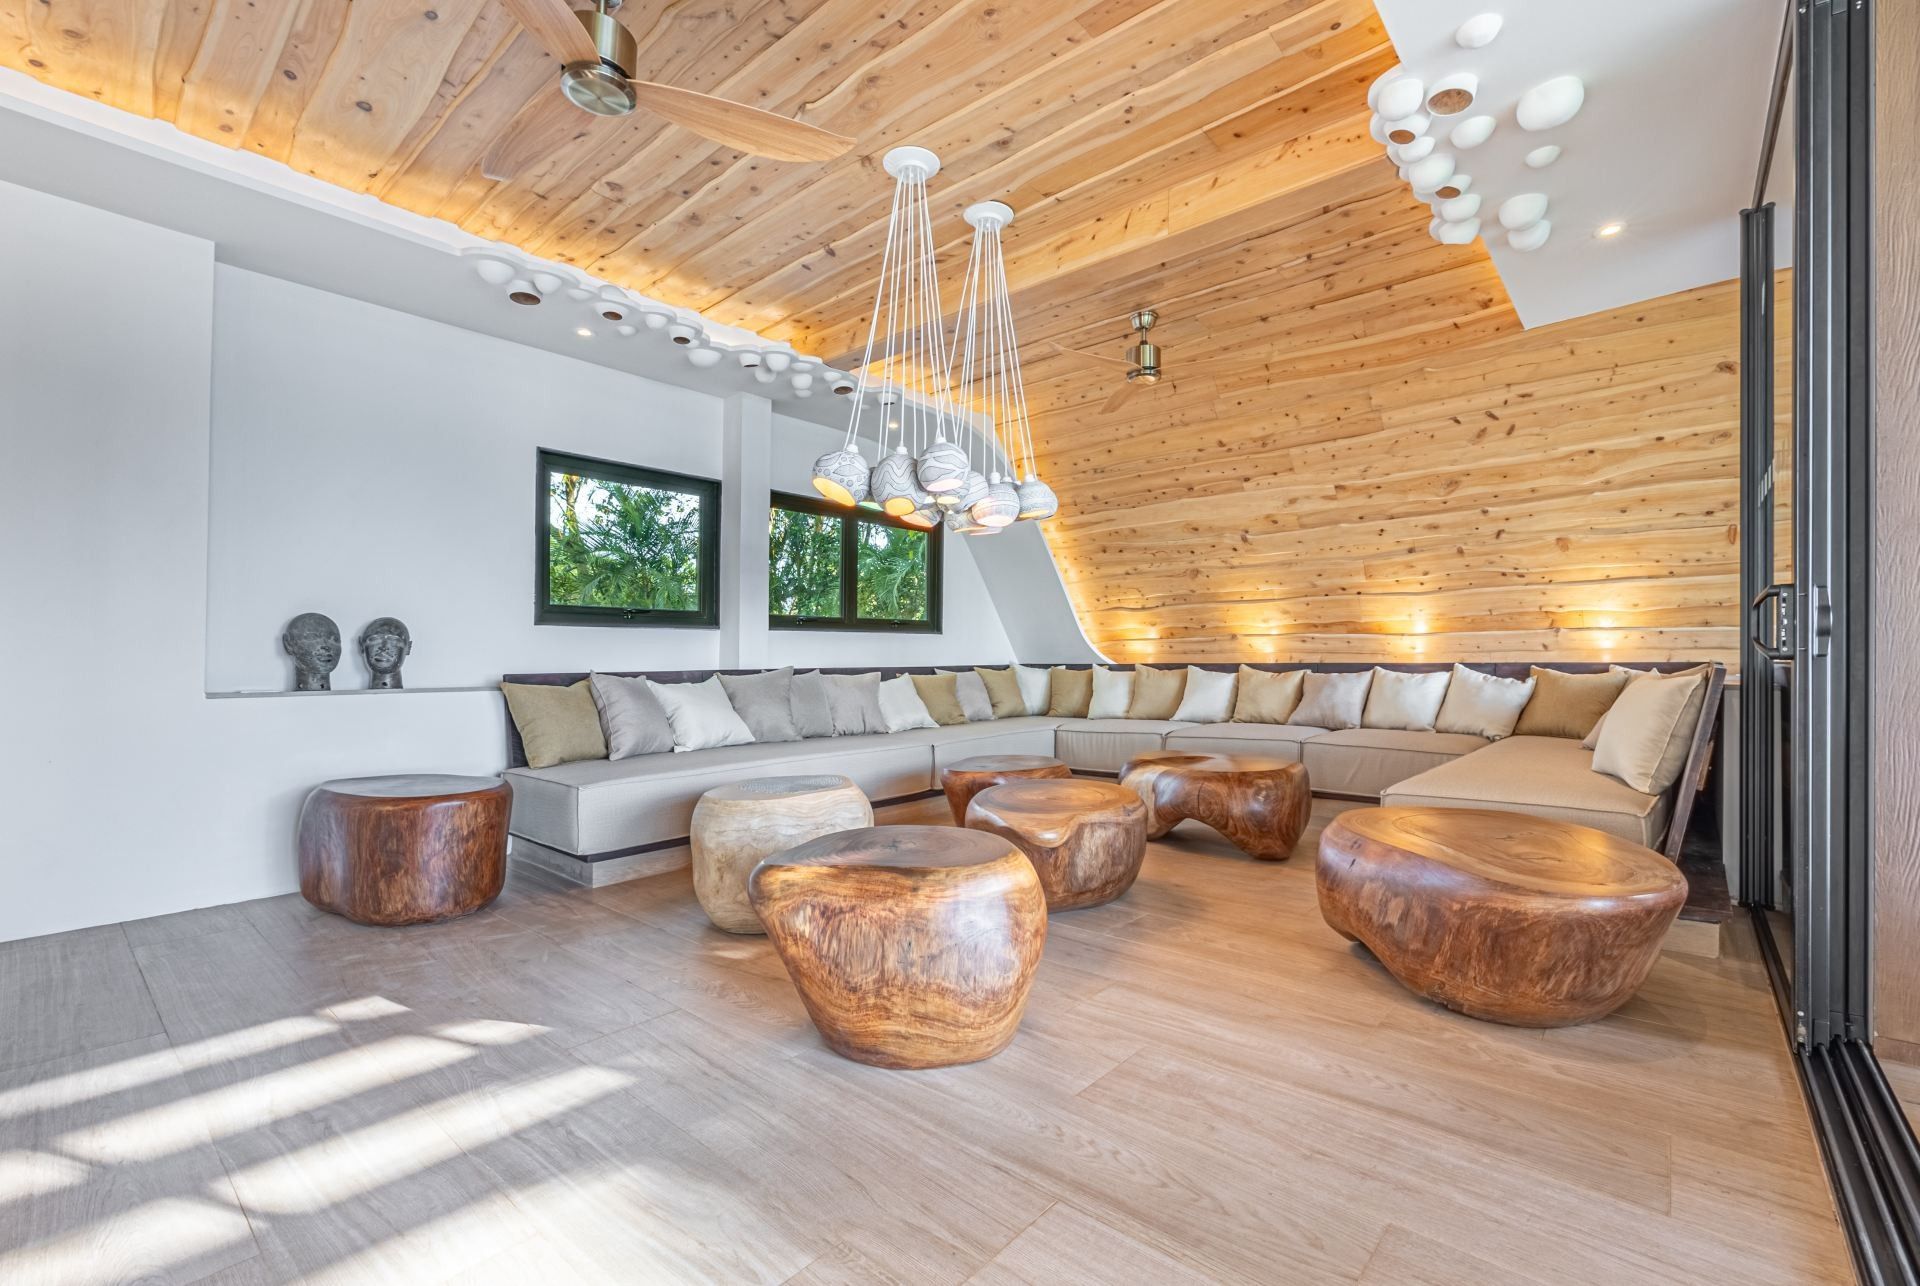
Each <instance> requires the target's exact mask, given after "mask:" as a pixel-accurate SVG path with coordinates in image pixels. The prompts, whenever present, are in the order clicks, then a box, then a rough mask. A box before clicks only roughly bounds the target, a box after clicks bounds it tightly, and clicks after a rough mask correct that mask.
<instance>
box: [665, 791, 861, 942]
mask: <svg viewBox="0 0 1920 1286" xmlns="http://www.w3.org/2000/svg"><path fill="white" fill-rule="evenodd" d="M871 825H873V805H872V804H870V803H868V802H867V797H866V796H865V795H864V794H862V793H861V791H860V788H859V787H858V786H856V785H854V784H853V781H852V780H851V779H850V778H847V777H841V776H838V775H836V774H831V773H829V774H816V775H814V776H809V777H761V778H758V779H756V780H754V781H743V782H736V783H735V784H733V785H731V786H716V787H714V788H713V789H712V790H710V791H708V792H707V793H706V794H704V795H702V796H700V802H699V803H697V804H695V805H694V806H693V828H692V833H691V834H690V835H689V837H688V839H689V843H690V845H691V847H692V849H693V894H694V896H695V897H697V898H699V899H700V908H701V909H702V910H703V911H705V912H706V913H707V919H709V920H711V921H713V924H714V927H715V928H719V929H725V930H726V931H727V932H728V933H765V932H766V929H764V928H763V927H761V924H760V917H759V916H758V915H757V914H755V913H754V909H753V904H752V903H751V902H749V901H748V900H747V876H749V875H751V874H753V868H754V867H755V866H756V865H758V864H759V862H760V859H761V858H763V857H767V856H769V855H770V854H773V853H778V852H779V851H780V850H781V849H785V848H792V847H793V846H794V845H796V844H804V843H806V842H807V841H808V840H810V839H818V838H819V837H820V836H822V835H831V834H833V833H834V832H835V831H850V830H857V829H859V828H860V827H862V826H871Z"/></svg>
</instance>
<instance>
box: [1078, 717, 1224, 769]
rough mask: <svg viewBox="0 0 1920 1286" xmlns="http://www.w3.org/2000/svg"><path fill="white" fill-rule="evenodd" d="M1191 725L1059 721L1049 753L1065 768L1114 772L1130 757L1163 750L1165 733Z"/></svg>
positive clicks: (1154, 721) (1158, 721) (1151, 721)
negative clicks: (1056, 757) (1063, 764)
mask: <svg viewBox="0 0 1920 1286" xmlns="http://www.w3.org/2000/svg"><path fill="white" fill-rule="evenodd" d="M1195 726H1197V725H1195V724H1191V723H1174V722H1172V721H1170V720H1166V719H1063V720H1061V721H1060V726H1059V728H1058V730H1057V731H1055V733H1054V736H1053V744H1054V751H1053V753H1054V754H1055V755H1056V756H1058V757H1059V758H1060V759H1061V760H1062V761H1063V762H1065V763H1066V765H1067V766H1068V767H1069V768H1077V769H1079V770H1081V771H1083V772H1105V773H1117V772H1119V771H1120V769H1121V768H1122V767H1123V766H1125V764H1126V762H1127V760H1129V759H1131V758H1133V756H1135V755H1140V754H1145V753H1146V752H1148V751H1150V750H1161V749H1164V748H1165V742H1166V736H1167V734H1168V733H1169V732H1172V731H1174V730H1176V729H1180V728H1192V727H1195Z"/></svg>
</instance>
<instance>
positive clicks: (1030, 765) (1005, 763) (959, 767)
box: [940, 755, 1073, 826]
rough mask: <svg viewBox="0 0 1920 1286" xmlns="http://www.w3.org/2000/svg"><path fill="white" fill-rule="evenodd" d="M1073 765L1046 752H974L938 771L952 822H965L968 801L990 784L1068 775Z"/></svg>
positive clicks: (961, 824)
mask: <svg viewBox="0 0 1920 1286" xmlns="http://www.w3.org/2000/svg"><path fill="white" fill-rule="evenodd" d="M1071 776H1073V769H1071V768H1069V767H1067V766H1066V765H1065V764H1063V763H1061V762H1060V761H1059V760H1058V759H1055V758H1052V757H1051V756H1049V755H975V756H974V757H973V758H971V759H959V760H955V761H954V762H953V763H950V764H948V765H947V766H946V769H945V770H944V771H942V772H941V774H940V789H942V790H944V791H945V792H946V793H947V807H948V808H951V809H952V810H953V824H954V825H955V826H965V825H966V824H967V804H968V803H969V802H970V801H971V800H972V799H973V797H974V796H975V795H977V794H979V793H980V792H981V791H983V790H985V789H986V788H987V787H989V786H998V785H999V784H1000V783H1001V782H1003V781H1019V780H1022V779H1024V778H1029V777H1071Z"/></svg>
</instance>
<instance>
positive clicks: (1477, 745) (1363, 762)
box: [1300, 728, 1487, 798]
mask: <svg viewBox="0 0 1920 1286" xmlns="http://www.w3.org/2000/svg"><path fill="white" fill-rule="evenodd" d="M1486 745H1487V739H1486V738H1485V737H1472V736H1467V735H1465V734H1464V733H1457V732H1422V731H1418V730H1414V729H1406V728H1345V729H1340V730H1338V731H1334V732H1327V733H1322V734H1321V735H1320V736H1318V737H1313V738H1310V739H1309V740H1307V741H1306V742H1304V743H1302V745H1301V753H1300V761H1301V762H1302V763H1304V764H1306V766H1307V780H1308V782H1309V783H1311V785H1312V787H1313V789H1314V790H1316V791H1319V792H1321V793H1324V794H1330V795H1365V796H1368V797H1370V798H1371V797H1377V796H1378V795H1380V794H1381V793H1382V792H1383V791H1385V790H1386V789H1387V787H1389V786H1391V785H1393V784H1394V783H1396V782H1399V781H1404V780H1405V779H1406V778H1408V777H1412V776H1415V775H1417V774H1419V773H1423V772H1425V771H1426V770H1427V769H1429V768H1434V767H1438V766H1439V765H1441V764H1444V763H1447V762H1449V761H1451V760H1454V759H1457V758H1459V757H1460V756H1461V755H1464V754H1468V753H1471V752H1475V751H1478V750H1480V749H1481V748H1482V747H1484V746H1486Z"/></svg>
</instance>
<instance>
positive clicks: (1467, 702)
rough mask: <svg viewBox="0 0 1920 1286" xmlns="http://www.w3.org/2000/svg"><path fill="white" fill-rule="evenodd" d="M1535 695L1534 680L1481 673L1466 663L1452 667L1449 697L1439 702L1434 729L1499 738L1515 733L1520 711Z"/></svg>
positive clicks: (1448, 690) (1448, 689) (1448, 687)
mask: <svg viewBox="0 0 1920 1286" xmlns="http://www.w3.org/2000/svg"><path fill="white" fill-rule="evenodd" d="M1532 697H1533V680H1532V679H1530V678H1528V679H1503V678H1501V677H1500V676H1499V675H1497V674H1482V673H1481V672H1480V671H1478V670H1469V669H1468V668H1467V667H1466V666H1464V665H1456V666H1454V667H1453V681H1452V682H1451V683H1449V684H1448V685H1447V699H1446V700H1445V701H1442V702H1441V703H1440V716H1439V718H1437V719H1435V720H1434V721H1433V730H1434V731H1435V732H1465V733H1470V734H1471V735H1473V736H1476V737H1491V738H1492V739H1493V740H1495V741H1498V740H1500V738H1502V737H1510V736H1512V735H1513V725H1514V724H1516V723H1519V722H1520V712H1521V711H1522V710H1524V709H1526V708H1527V702H1528V701H1529V700H1531V699H1532Z"/></svg>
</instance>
